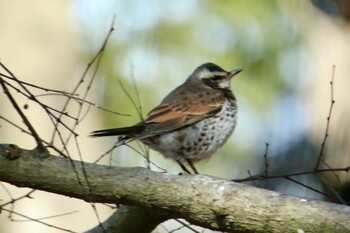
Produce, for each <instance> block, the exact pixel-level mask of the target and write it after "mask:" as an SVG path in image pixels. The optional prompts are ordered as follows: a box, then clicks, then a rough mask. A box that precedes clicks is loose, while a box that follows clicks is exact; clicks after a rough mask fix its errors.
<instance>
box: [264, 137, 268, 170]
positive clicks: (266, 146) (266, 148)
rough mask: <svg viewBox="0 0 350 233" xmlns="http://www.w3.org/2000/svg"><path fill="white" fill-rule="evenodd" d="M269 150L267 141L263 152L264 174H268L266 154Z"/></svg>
mask: <svg viewBox="0 0 350 233" xmlns="http://www.w3.org/2000/svg"><path fill="white" fill-rule="evenodd" d="M268 151H269V143H266V144H265V154H264V165H265V166H264V175H265V176H268V175H269V162H268V160H267V154H268Z"/></svg>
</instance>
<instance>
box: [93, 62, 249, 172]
mask: <svg viewBox="0 0 350 233" xmlns="http://www.w3.org/2000/svg"><path fill="white" fill-rule="evenodd" d="M242 70H243V69H234V70H231V71H225V70H224V69H222V68H221V67H219V66H218V65H216V64H214V63H211V62H207V63H204V64H202V65H200V66H198V67H197V68H196V69H195V70H194V71H193V73H192V74H191V75H190V76H189V77H188V78H187V79H186V81H185V82H184V83H183V84H181V85H180V86H178V87H177V88H175V89H174V90H173V91H172V92H170V93H169V94H168V95H167V96H166V97H165V98H164V99H163V100H162V101H161V103H160V104H159V105H158V106H157V107H155V108H154V109H153V110H151V111H150V112H149V113H148V114H147V117H146V118H145V119H144V120H142V121H140V122H139V123H137V124H135V125H132V126H128V127H122V128H111V129H103V130H96V131H93V132H91V133H90V136H92V137H106V136H119V138H118V141H117V143H119V145H122V144H125V143H128V142H130V141H133V140H139V141H141V142H142V143H144V144H146V145H147V146H149V147H150V148H151V149H153V150H155V151H158V152H159V153H160V154H162V155H163V156H164V157H165V158H167V159H171V160H174V161H176V162H177V163H178V164H179V166H180V167H181V168H182V169H183V170H184V171H185V172H187V173H189V174H191V172H190V171H189V170H188V169H187V167H186V166H185V165H184V164H188V165H189V166H190V167H191V169H192V170H193V172H194V173H195V174H198V170H197V169H196V168H195V167H194V165H193V163H196V162H198V161H201V160H208V159H209V158H210V157H211V156H212V155H213V154H214V153H215V152H216V151H217V150H218V149H219V148H221V147H222V146H223V145H224V144H225V143H226V141H227V140H228V138H229V137H230V135H231V134H232V133H233V131H234V129H235V126H236V123H237V100H236V97H235V95H234V94H233V92H232V91H231V85H230V80H231V79H232V78H233V77H234V76H236V75H237V74H238V73H240V72H241V71H242Z"/></svg>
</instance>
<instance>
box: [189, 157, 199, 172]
mask: <svg viewBox="0 0 350 233" xmlns="http://www.w3.org/2000/svg"><path fill="white" fill-rule="evenodd" d="M186 161H187V163H188V165H190V167H191V169H192V170H193V172H194V174H199V172H198V171H197V169H196V167H195V166H194V165H193V163H192V161H191V160H190V159H186Z"/></svg>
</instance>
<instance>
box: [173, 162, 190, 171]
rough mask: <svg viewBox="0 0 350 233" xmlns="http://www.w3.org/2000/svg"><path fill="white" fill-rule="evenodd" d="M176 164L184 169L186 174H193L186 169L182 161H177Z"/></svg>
mask: <svg viewBox="0 0 350 233" xmlns="http://www.w3.org/2000/svg"><path fill="white" fill-rule="evenodd" d="M176 162H177V163H178V164H179V166H180V167H181V168H182V170H183V171H184V172H187V173H188V174H191V172H190V171H189V170H188V169H187V168H186V167H185V165H184V164H183V163H182V162H181V161H180V160H176Z"/></svg>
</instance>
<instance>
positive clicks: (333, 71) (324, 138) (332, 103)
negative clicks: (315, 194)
mask: <svg viewBox="0 0 350 233" xmlns="http://www.w3.org/2000/svg"><path fill="white" fill-rule="evenodd" d="M334 75H335V65H333V69H332V79H331V81H330V86H331V96H330V97H331V104H330V107H329V112H328V116H327V124H326V130H325V134H324V137H323V141H322V144H321V149H320V153H319V154H318V158H317V162H316V166H315V168H314V170H317V169H318V167H319V166H320V163H321V161H322V157H323V156H324V148H325V145H326V141H327V138H328V136H329V125H330V120H331V115H332V111H333V106H334V103H335V100H334V94H333V89H334V87H333V86H334Z"/></svg>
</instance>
